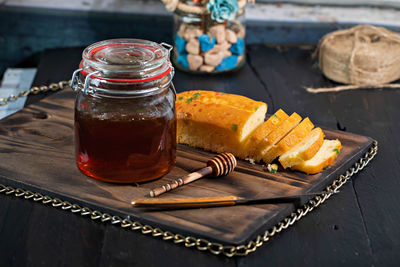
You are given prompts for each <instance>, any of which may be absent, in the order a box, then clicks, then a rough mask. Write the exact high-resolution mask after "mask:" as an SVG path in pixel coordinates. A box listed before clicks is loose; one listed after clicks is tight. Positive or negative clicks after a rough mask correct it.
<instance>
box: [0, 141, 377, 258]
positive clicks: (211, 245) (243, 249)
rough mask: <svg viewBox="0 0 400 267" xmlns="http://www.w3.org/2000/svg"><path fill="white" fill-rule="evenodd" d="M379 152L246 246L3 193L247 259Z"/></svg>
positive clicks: (24, 193) (8, 190) (18, 192)
mask: <svg viewBox="0 0 400 267" xmlns="http://www.w3.org/2000/svg"><path fill="white" fill-rule="evenodd" d="M377 152H378V142H376V141H374V143H373V145H372V146H371V148H370V150H369V151H368V152H367V153H365V155H364V157H362V158H361V159H360V160H359V161H358V162H356V163H355V164H354V165H353V167H351V168H350V169H349V170H347V171H346V173H344V174H342V175H340V176H339V178H338V179H337V180H335V181H334V182H333V183H332V184H331V185H330V186H328V187H326V189H325V191H326V192H329V193H324V194H321V195H319V196H316V197H314V198H313V199H311V200H310V201H308V202H307V203H306V204H305V205H304V206H302V207H301V208H299V209H297V210H296V211H295V212H293V213H292V214H291V215H290V216H288V217H286V218H285V219H283V220H282V221H281V222H279V223H278V224H277V225H276V226H274V227H273V228H272V229H270V230H268V231H266V232H265V233H264V234H262V235H259V236H257V238H255V239H254V240H252V241H250V242H248V243H247V244H243V245H239V246H232V245H223V244H220V243H216V242H211V241H208V240H206V239H202V238H196V237H193V236H184V235H182V234H174V233H171V232H169V231H164V230H162V229H160V228H156V227H153V226H150V225H143V224H142V223H140V222H139V221H132V220H130V219H124V218H122V217H120V216H113V215H111V214H108V213H103V212H101V211H97V210H92V209H90V208H87V207H81V206H80V205H78V204H72V203H70V202H68V201H63V200H61V199H58V198H53V197H50V196H46V195H42V194H40V193H34V192H32V191H29V190H24V189H21V188H17V189H15V188H13V187H11V186H6V185H3V184H0V193H3V194H5V195H9V196H16V197H20V198H24V199H31V200H33V201H35V202H39V203H42V204H47V205H51V206H53V207H55V208H61V209H63V210H69V211H70V212H72V213H77V214H80V215H81V216H86V217H89V218H91V219H92V220H95V221H101V222H104V223H105V222H109V223H111V224H114V225H119V226H120V227H122V228H126V229H130V230H132V231H137V232H140V233H142V234H144V235H149V236H150V235H151V236H153V237H158V238H162V239H163V240H166V241H168V240H170V241H172V242H174V243H175V244H184V245H185V247H188V248H190V247H196V248H197V249H198V250H200V251H209V252H211V253H212V254H215V255H220V254H221V255H225V256H227V257H233V256H246V255H247V254H249V253H250V252H253V251H255V250H256V249H257V248H258V247H260V246H262V245H263V244H264V243H266V242H268V241H269V240H270V239H271V238H272V237H273V236H274V235H276V234H277V233H280V232H281V231H282V230H284V229H287V228H288V227H289V226H291V225H293V224H294V223H295V222H297V221H298V220H300V219H301V218H302V217H304V216H306V215H307V214H308V213H309V212H311V211H312V210H313V209H315V208H316V207H318V206H319V205H321V204H322V203H324V202H325V201H326V200H327V199H328V198H329V197H331V195H332V194H333V192H335V191H336V190H338V189H339V188H341V187H342V186H343V185H344V184H345V183H346V182H347V181H348V180H349V179H350V178H351V177H352V176H353V175H354V174H355V173H358V172H359V171H361V170H362V169H364V167H365V166H367V164H368V163H369V162H370V161H371V160H372V159H373V158H374V157H375V155H376V153H377Z"/></svg>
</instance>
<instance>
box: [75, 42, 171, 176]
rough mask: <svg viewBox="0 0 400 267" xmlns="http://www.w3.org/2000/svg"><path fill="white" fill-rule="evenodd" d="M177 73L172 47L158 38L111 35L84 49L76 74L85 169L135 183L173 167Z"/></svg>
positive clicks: (78, 140)
mask: <svg viewBox="0 0 400 267" xmlns="http://www.w3.org/2000/svg"><path fill="white" fill-rule="evenodd" d="M172 77H173V69H172V66H171V64H170V61H169V51H168V50H167V49H166V48H165V47H164V46H162V45H159V44H157V43H154V42H150V41H145V40H137V39H117V40H107V41H103V42H99V43H95V44H93V45H91V46H89V47H87V48H86V49H85V50H84V52H83V59H82V62H81V64H80V69H78V70H77V71H76V72H75V75H74V77H73V88H74V89H75V90H77V91H78V93H77V97H76V101H75V151H76V162H77V165H78V168H79V169H80V170H81V171H82V172H83V173H84V174H86V175H87V176H90V177H93V178H96V179H99V180H102V181H107V182H116V183H133V182H144V181H150V180H154V179H157V178H160V177H161V176H163V175H164V174H166V173H167V172H168V171H169V170H170V169H171V168H172V167H173V165H174V163H175V154H176V118H175V91H174V89H173V85H172V82H171V80H172Z"/></svg>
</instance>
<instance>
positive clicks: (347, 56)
mask: <svg viewBox="0 0 400 267" xmlns="http://www.w3.org/2000/svg"><path fill="white" fill-rule="evenodd" d="M317 55H318V59H319V67H320V69H321V71H322V72H323V73H324V75H325V76H326V77H328V78H329V79H331V80H333V81H336V82H340V83H344V84H349V85H344V86H337V87H333V88H317V89H314V88H306V90H307V91H308V92H310V93H320V92H338V91H343V90H354V89H360V88H367V89H371V88H400V84H390V82H392V81H395V80H398V79H399V78H400V34H398V33H395V32H392V31H389V30H387V29H385V28H383V27H375V26H371V25H359V26H356V27H353V28H350V29H347V30H340V31H335V32H333V33H330V34H327V35H325V36H324V37H323V38H322V39H321V40H320V42H319V44H318V47H317V50H316V52H315V54H314V56H317Z"/></svg>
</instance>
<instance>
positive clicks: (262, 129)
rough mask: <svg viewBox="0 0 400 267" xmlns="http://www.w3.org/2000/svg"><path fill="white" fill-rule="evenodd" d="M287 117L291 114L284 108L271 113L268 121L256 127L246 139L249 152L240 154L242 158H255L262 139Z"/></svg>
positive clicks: (246, 147) (246, 148) (246, 149)
mask: <svg viewBox="0 0 400 267" xmlns="http://www.w3.org/2000/svg"><path fill="white" fill-rule="evenodd" d="M287 118H289V115H287V114H286V112H285V111H283V110H282V109H279V110H278V111H277V112H275V113H274V114H273V115H271V117H269V118H268V120H267V121H266V122H264V123H263V124H261V126H259V127H258V128H257V129H255V130H254V131H253V132H252V133H251V134H250V136H249V137H248V138H247V139H246V142H245V149H244V150H245V151H246V152H247V154H246V155H240V156H241V157H242V158H250V159H253V158H254V157H255V155H256V154H257V151H258V150H259V147H260V144H259V143H260V141H261V140H263V139H264V138H265V137H266V136H268V135H269V134H270V133H271V132H272V131H274V130H275V129H276V128H278V127H279V126H280V125H281V124H282V122H283V121H285V120H286V119H287Z"/></svg>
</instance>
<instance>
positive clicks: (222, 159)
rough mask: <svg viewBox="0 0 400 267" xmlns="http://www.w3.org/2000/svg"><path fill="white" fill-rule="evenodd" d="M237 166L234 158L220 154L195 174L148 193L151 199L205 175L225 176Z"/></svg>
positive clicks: (229, 154)
mask: <svg viewBox="0 0 400 267" xmlns="http://www.w3.org/2000/svg"><path fill="white" fill-rule="evenodd" d="M236 165H237V161H236V158H235V156H234V155H233V154H231V153H221V154H219V155H217V156H215V157H213V158H212V159H210V160H209V161H207V167H205V168H202V169H200V170H198V171H196V172H192V173H190V174H188V175H186V176H184V177H182V178H179V179H176V180H174V181H172V182H169V183H167V184H165V185H163V186H160V187H157V188H154V189H153V190H151V191H150V196H151V197H156V196H159V195H161V194H163V193H166V192H168V191H171V190H173V189H175V188H177V187H180V186H183V185H185V184H188V183H191V182H193V181H196V180H198V179H200V178H202V177H204V176H206V175H209V174H212V176H214V177H219V176H225V175H228V174H229V173H230V172H232V171H233V170H234V169H235V167H236Z"/></svg>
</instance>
